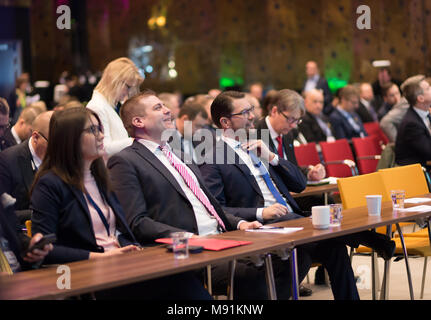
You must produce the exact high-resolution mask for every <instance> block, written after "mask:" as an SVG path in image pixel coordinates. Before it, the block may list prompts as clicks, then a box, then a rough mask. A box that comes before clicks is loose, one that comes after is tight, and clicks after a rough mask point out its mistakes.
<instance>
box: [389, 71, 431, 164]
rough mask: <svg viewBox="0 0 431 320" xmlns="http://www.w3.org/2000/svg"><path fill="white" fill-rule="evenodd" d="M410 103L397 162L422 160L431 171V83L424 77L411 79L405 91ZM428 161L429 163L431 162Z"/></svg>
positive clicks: (399, 139) (401, 129)
mask: <svg viewBox="0 0 431 320" xmlns="http://www.w3.org/2000/svg"><path fill="white" fill-rule="evenodd" d="M403 94H404V96H405V97H406V99H407V101H408V102H409V104H410V107H409V109H408V110H407V113H406V115H405V116H404V118H403V120H402V122H401V125H400V127H399V129H398V134H397V139H396V142H395V162H396V163H397V164H399V165H407V164H414V163H420V164H421V165H422V166H425V167H426V168H427V170H428V171H430V170H431V166H430V165H429V161H431V123H430V119H431V116H430V113H429V109H430V107H431V86H430V84H429V83H428V82H427V81H426V80H425V77H424V76H418V77H417V78H416V79H415V81H410V82H409V83H408V84H407V85H406V86H405V87H404V91H403ZM427 162H428V164H427Z"/></svg>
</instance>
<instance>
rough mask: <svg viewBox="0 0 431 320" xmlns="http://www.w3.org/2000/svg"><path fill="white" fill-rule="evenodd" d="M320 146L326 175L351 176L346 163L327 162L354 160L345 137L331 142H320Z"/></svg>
mask: <svg viewBox="0 0 431 320" xmlns="http://www.w3.org/2000/svg"><path fill="white" fill-rule="evenodd" d="M320 147H321V148H322V156H323V161H324V162H325V167H326V175H327V176H328V177H351V176H352V175H353V174H352V171H351V169H350V168H349V167H348V166H347V165H345V164H330V163H329V162H333V161H343V160H351V161H353V162H354V161H355V160H354V158H353V154H352V150H351V149H350V146H349V143H348V142H347V140H346V139H339V140H335V141H333V142H320Z"/></svg>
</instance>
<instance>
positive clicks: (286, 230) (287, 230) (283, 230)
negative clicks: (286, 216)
mask: <svg viewBox="0 0 431 320" xmlns="http://www.w3.org/2000/svg"><path fill="white" fill-rule="evenodd" d="M302 229H304V228H303V227H298V228H283V227H266V226H263V227H260V228H259V229H247V230H245V231H249V232H270V233H283V234H286V233H292V232H295V231H299V230H302Z"/></svg>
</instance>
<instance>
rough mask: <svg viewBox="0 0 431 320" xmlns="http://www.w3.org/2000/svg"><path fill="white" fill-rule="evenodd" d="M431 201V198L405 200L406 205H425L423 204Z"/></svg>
mask: <svg viewBox="0 0 431 320" xmlns="http://www.w3.org/2000/svg"><path fill="white" fill-rule="evenodd" d="M429 201H431V198H410V199H405V200H404V203H423V202H429Z"/></svg>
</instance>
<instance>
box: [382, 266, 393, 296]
mask: <svg viewBox="0 0 431 320" xmlns="http://www.w3.org/2000/svg"><path fill="white" fill-rule="evenodd" d="M390 267H391V259H389V260H385V267H384V268H385V269H384V272H383V281H382V291H380V300H389V277H390Z"/></svg>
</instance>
